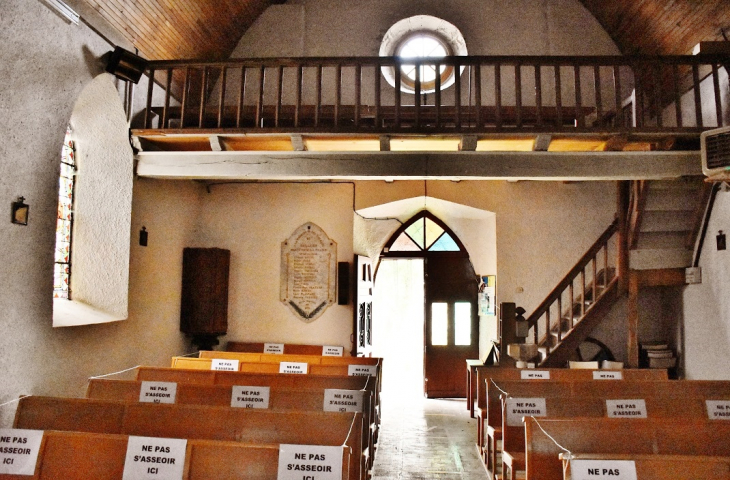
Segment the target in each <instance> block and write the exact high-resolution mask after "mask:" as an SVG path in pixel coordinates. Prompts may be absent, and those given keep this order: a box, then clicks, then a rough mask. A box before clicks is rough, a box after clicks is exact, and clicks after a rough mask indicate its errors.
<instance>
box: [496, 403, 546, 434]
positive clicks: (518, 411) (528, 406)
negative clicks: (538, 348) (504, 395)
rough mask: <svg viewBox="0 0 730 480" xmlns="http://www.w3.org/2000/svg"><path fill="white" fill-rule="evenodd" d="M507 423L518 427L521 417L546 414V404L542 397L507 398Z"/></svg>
mask: <svg viewBox="0 0 730 480" xmlns="http://www.w3.org/2000/svg"><path fill="white" fill-rule="evenodd" d="M505 408H506V409H507V425H508V426H510V427H519V426H521V425H522V417H544V416H546V415H547V406H546V405H545V399H544V398H508V399H507V403H506V406H505Z"/></svg>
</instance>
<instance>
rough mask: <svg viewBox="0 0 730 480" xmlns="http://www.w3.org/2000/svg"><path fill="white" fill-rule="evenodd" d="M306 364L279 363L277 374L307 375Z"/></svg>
mask: <svg viewBox="0 0 730 480" xmlns="http://www.w3.org/2000/svg"><path fill="white" fill-rule="evenodd" d="M308 366H309V364H307V363H306V362H281V363H279V373H295V374H300V375H306V374H307V367H308Z"/></svg>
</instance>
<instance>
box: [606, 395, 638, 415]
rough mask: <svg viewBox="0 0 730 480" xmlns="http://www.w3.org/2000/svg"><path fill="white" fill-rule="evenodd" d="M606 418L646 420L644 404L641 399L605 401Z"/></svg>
mask: <svg viewBox="0 0 730 480" xmlns="http://www.w3.org/2000/svg"><path fill="white" fill-rule="evenodd" d="M606 412H607V413H608V418H646V402H645V401H644V400H641V399H631V400H606Z"/></svg>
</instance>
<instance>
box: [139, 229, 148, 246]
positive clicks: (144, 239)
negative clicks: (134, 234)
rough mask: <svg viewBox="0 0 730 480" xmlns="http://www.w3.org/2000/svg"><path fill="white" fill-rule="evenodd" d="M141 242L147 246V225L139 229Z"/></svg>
mask: <svg viewBox="0 0 730 480" xmlns="http://www.w3.org/2000/svg"><path fill="white" fill-rule="evenodd" d="M139 244H140V245H141V246H143V247H146V246H147V229H146V228H145V227H142V230H140V231H139Z"/></svg>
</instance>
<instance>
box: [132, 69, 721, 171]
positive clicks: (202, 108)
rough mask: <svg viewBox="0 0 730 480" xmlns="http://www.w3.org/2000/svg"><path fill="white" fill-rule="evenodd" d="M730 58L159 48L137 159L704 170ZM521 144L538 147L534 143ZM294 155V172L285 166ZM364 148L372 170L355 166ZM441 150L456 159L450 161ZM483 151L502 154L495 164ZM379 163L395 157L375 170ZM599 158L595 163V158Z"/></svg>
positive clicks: (150, 166) (142, 162)
mask: <svg viewBox="0 0 730 480" xmlns="http://www.w3.org/2000/svg"><path fill="white" fill-rule="evenodd" d="M729 60H730V59H729V58H728V57H725V56H710V55H698V56H675V57H605V56H603V57H602V56H595V57H535V56H520V57H483V56H471V57H445V58H439V59H433V58H425V59H424V58H420V59H403V58H398V57H374V58H373V57H362V58H339V57H337V58H313V57H307V58H284V59H240V60H229V61H226V62H198V61H156V62H150V64H149V67H148V70H147V72H146V73H147V75H148V78H149V81H148V82H146V84H145V82H143V83H142V87H141V88H143V89H146V91H145V92H144V93H143V95H144V96H145V98H146V105H145V108H144V109H143V111H142V112H141V113H140V114H139V115H137V116H136V117H135V118H134V119H133V122H132V135H133V139H134V142H135V146H136V148H137V149H138V150H139V153H138V155H137V157H138V160H139V168H138V173H140V174H141V175H149V176H169V175H172V171H170V168H168V167H173V166H174V167H175V168H174V169H175V170H176V171H177V174H176V175H177V176H183V177H192V178H221V177H244V178H252V179H256V178H272V177H270V176H267V174H265V173H262V172H259V173H260V174H256V173H255V172H253V170H252V169H251V168H250V167H246V168H244V167H243V166H242V162H243V163H245V162H246V161H245V160H242V159H246V158H248V159H250V158H251V157H252V156H253V155H257V158H261V157H262V156H264V157H272V158H273V157H274V156H275V157H276V158H277V159H279V160H276V161H285V162H288V163H287V165H289V167H287V168H286V170H287V171H288V173H289V174H291V175H292V176H293V177H295V178H361V177H364V178H379V177H395V178H428V177H458V178H532V177H539V178H553V177H555V178H562V179H571V178H584V177H590V178H602V179H611V178H666V177H672V176H679V175H692V174H699V173H700V161H699V153H698V150H699V134H700V133H701V132H702V131H703V130H705V129H708V128H715V127H718V126H724V125H727V124H728V123H729V121H728V105H727V102H728V99H727V97H726V98H723V96H722V93H721V92H722V89H721V85H726V83H727V76H726V75H725V72H723V71H722V69H723V68H724V65H727V64H730V61H729ZM437 72H438V73H439V74H436V73H437ZM396 85H398V86H400V87H399V88H396ZM724 88H725V89H726V88H727V87H726V86H725V87H724ZM286 151H289V152H291V153H289V154H285V152H286ZM528 151H529V152H534V153H532V154H530V155H525V153H524V152H528ZM599 151H600V152H602V154H601V158H604V159H611V160H610V162H608V163H607V164H605V165H602V166H601V165H598V162H596V161H595V160H596V158H597V157H596V154H592V155H587V154H586V152H592V153H593V152H599ZM193 152H194V153H195V155H193ZM272 152H276V155H273V154H272ZM335 152H336V153H337V154H338V156H337V157H336V158H337V159H338V160H341V162H340V166H343V165H345V164H346V163H347V162H348V161H349V162H351V163H352V164H353V165H352V166H351V167H346V168H344V167H343V168H344V170H342V171H341V172H339V173H338V171H330V170H327V169H320V170H321V171H320V170H317V168H314V167H311V166H310V167H307V166H306V162H307V161H308V160H317V159H322V158H334V157H331V155H333V153H335ZM396 152H397V153H396ZM416 152H417V153H418V154H419V155H418V157H417V158H418V159H419V160H415V159H416V156H415V153H416ZM457 152H458V153H460V154H461V155H458V156H457V155H455V154H456V153H457ZM466 152H471V153H472V155H463V154H464V153H466ZM617 152H621V155H620V156H618V155H617ZM386 153H387V155H386ZM578 153H579V154H580V155H578ZM518 154H519V155H518ZM548 154H552V155H548ZM611 154H613V155H611ZM201 155H202V156H207V157H208V158H207V160H206V162H207V163H208V168H207V169H206V172H207V173H205V174H203V173H202V167H201V168H198V169H197V170H196V169H192V170H191V169H187V168H181V167H183V165H190V166H192V165H194V164H195V163H196V162H197V160H195V159H196V158H198V159H199V158H201ZM211 158H217V159H219V160H220V159H224V158H225V162H227V163H228V168H227V169H223V168H222V167H221V170H220V171H218V172H217V173H216V168H215V164H216V163H218V162H212V163H211V162H210V160H211ZM424 158H425V159H426V160H424ZM457 158H458V159H459V160H456V161H455V160H454V159H457ZM547 158H549V159H550V161H551V162H554V163H556V166H557V164H563V163H566V162H567V163H568V164H569V165H568V166H570V168H568V169H567V170H562V171H561V168H557V169H555V170H554V171H553V172H552V173H550V172H547V171H546V169H545V166H544V163H543V164H542V166H541V167H537V166H536V164H535V162H545V161H546V160H545V159H547ZM281 159H286V160H281ZM295 159H298V165H299V170H298V171H292V170H291V168H290V167H291V165H292V162H293V161H295ZM365 159H367V160H370V165H369V169H368V170H367V171H364V169H358V168H355V167H354V165H355V164H357V163H362V160H365ZM443 159H449V160H448V166H447V167H444V165H445V163H444V161H445V160H444V161H441V160H443ZM487 159H496V160H503V161H501V162H496V163H495V162H491V163H490V162H487V163H490V165H488V166H487V164H486V163H485V160H487ZM589 159H592V160H590V161H591V162H592V163H590V164H589V163H585V162H588V161H589ZM428 160H430V165H425V163H424V162H425V161H428ZM272 161H273V160H272ZM378 162H381V163H382V165H381V167H386V166H387V168H383V169H379V168H380V167H378V165H377V164H378ZM414 162H415V163H414ZM464 162H465V163H464ZM616 162H618V163H620V164H621V165H622V167H621V168H618V165H617V163H616ZM320 163H321V162H320ZM234 164H238V167H237V168H233V167H234ZM437 164H438V165H441V167H443V168H437V167H436V166H437ZM211 165H212V166H211ZM593 167H598V168H597V169H596V170H595V171H594V170H591V171H590V172H588V171H587V169H590V168H593ZM311 168H314V170H312V169H311ZM224 170H225V171H224ZM295 170H296V169H295ZM580 172H582V173H580ZM281 178H288V177H287V176H286V175H284V174H282V175H281Z"/></svg>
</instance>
